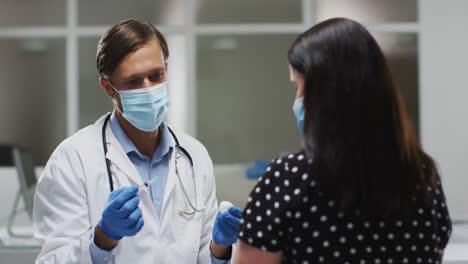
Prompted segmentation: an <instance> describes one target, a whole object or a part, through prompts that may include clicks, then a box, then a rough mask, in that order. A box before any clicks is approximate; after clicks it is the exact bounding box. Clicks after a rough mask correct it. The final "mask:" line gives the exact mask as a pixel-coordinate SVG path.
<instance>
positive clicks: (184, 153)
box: [102, 114, 205, 215]
mask: <svg viewBox="0 0 468 264" xmlns="http://www.w3.org/2000/svg"><path fill="white" fill-rule="evenodd" d="M110 117H111V114H109V115H107V117H106V119H105V120H104V124H103V126H102V146H103V148H104V157H105V159H106V167H107V176H108V177H109V187H110V191H111V192H112V191H114V180H113V179H112V171H111V167H110V160H109V159H108V158H107V140H106V126H107V123H109V119H110ZM167 128H168V130H169V132H170V133H171V135H172V138H174V141H175V172H176V175H177V179H178V180H179V183H180V187H181V188H182V192H183V193H184V196H185V199H186V200H187V202H188V204H189V205H190V207H191V208H192V211H191V212H187V211H183V210H179V212H178V213H179V215H193V214H195V213H200V212H203V210H205V207H202V208H197V207H196V206H194V205H193V204H192V202H191V201H190V198H189V196H188V194H187V191H186V190H185V187H184V184H183V183H182V179H181V178H180V175H179V169H178V167H177V159H178V158H179V157H180V156H185V157H186V158H187V159H188V160H189V162H190V165H191V168H192V182H193V188H194V195H195V205H196V204H197V197H198V196H197V184H196V182H195V171H194V169H193V160H192V157H191V156H190V154H189V153H188V151H187V150H186V149H185V148H184V147H182V146H181V145H180V144H179V140H178V139H177V137H176V135H175V133H174V131H172V129H171V128H170V127H169V126H168V127H167Z"/></svg>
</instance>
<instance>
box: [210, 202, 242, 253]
mask: <svg viewBox="0 0 468 264" xmlns="http://www.w3.org/2000/svg"><path fill="white" fill-rule="evenodd" d="M241 219H242V211H241V210H240V209H239V208H237V207H235V206H231V207H230V208H229V209H228V210H227V211H226V212H224V213H221V212H220V213H218V216H217V217H216V221H215V224H214V227H213V241H214V242H215V243H216V244H218V245H223V246H230V245H232V244H234V243H235V242H236V240H237V235H238V234H239V231H240V225H241Z"/></svg>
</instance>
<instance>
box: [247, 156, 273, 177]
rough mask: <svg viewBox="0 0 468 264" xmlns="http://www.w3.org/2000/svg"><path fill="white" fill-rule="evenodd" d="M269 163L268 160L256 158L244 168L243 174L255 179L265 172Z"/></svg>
mask: <svg viewBox="0 0 468 264" xmlns="http://www.w3.org/2000/svg"><path fill="white" fill-rule="evenodd" d="M269 165H270V161H269V160H256V161H254V162H253V163H252V164H250V166H249V167H247V169H246V170H245V176H246V177H247V179H249V180H257V179H258V178H260V177H262V176H263V174H265V171H266V169H267V168H268V166H269Z"/></svg>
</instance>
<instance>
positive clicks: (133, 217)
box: [119, 207, 143, 227]
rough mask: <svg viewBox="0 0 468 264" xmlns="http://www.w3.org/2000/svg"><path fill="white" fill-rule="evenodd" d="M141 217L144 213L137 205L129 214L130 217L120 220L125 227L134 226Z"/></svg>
mask: <svg viewBox="0 0 468 264" xmlns="http://www.w3.org/2000/svg"><path fill="white" fill-rule="evenodd" d="M140 218H143V214H142V212H141V209H140V208H139V207H137V208H136V209H135V210H133V212H132V213H130V215H128V217H126V218H123V219H121V220H120V221H119V222H120V225H122V226H124V227H132V226H134V225H136V223H137V222H138V221H139V220H140Z"/></svg>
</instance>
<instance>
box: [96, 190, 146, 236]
mask: <svg viewBox="0 0 468 264" xmlns="http://www.w3.org/2000/svg"><path fill="white" fill-rule="evenodd" d="M137 193H138V187H137V186H131V187H123V188H120V189H118V190H115V191H113V192H111V193H110V195H109V199H108V200H107V205H106V208H105V209H104V211H103V213H102V218H101V221H99V223H98V227H99V228H100V229H101V230H102V232H104V234H106V235H107V236H108V237H110V238H112V239H114V240H120V239H122V237H124V236H134V235H135V234H136V233H138V232H139V231H140V230H141V228H142V227H143V224H144V221H143V215H142V214H141V209H140V208H139V207H138V204H139V203H140V196H138V195H137Z"/></svg>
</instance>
